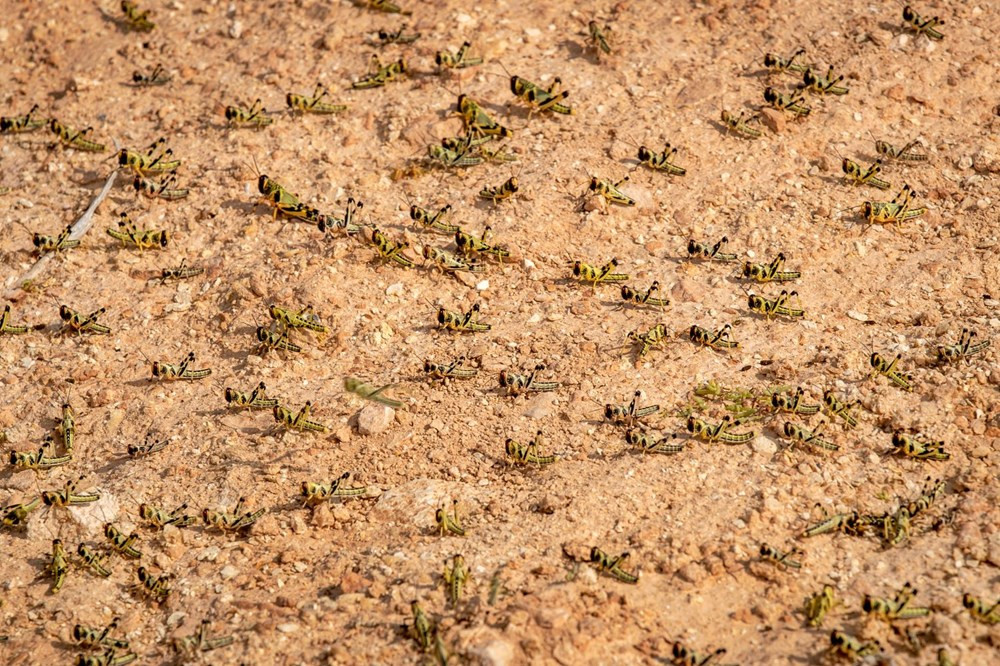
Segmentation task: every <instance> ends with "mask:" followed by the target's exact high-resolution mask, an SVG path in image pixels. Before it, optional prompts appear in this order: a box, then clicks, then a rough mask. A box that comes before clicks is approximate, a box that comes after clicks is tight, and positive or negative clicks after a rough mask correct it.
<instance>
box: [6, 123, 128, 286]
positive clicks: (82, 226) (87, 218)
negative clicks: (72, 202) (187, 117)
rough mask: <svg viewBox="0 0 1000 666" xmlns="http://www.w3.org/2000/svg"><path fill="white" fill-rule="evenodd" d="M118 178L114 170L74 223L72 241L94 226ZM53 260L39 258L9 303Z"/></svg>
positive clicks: (46, 257) (50, 254)
mask: <svg viewBox="0 0 1000 666" xmlns="http://www.w3.org/2000/svg"><path fill="white" fill-rule="evenodd" d="M112 141H114V143H115V152H117V151H118V150H119V145H118V141H117V139H112ZM117 178H118V169H112V170H111V173H110V174H109V175H108V179H107V180H106V181H104V187H103V188H101V191H100V192H98V193H97V196H96V197H94V200H93V201H91V202H90V206H88V207H87V210H85V211H84V212H83V215H81V216H80V219H78V220H77V221H76V222H74V223H73V227H72V230H71V231H70V234H69V238H70V240H77V239H79V238H83V235H84V234H86V233H87V231H88V230H89V229H90V227H91V225H93V223H94V212H95V211H96V210H97V207H98V206H100V205H101V202H102V201H104V197H106V196H108V192H110V191H111V188H112V186H114V184H115V180H116V179H117ZM51 260H52V253H46V254H43V255H42V256H40V257H39V258H38V261H36V262H35V265H34V266H32V267H31V268H30V269H28V272H27V273H25V274H24V275H23V276H21V279H20V280H18V281H17V284H15V285H14V287H13V288H11V289H10V291H8V292H7V293H6V294H5V295H4V298H5V299H7V300H9V301H16V300H18V298H20V297H21V296H22V295H23V294H24V293H25V292H24V285H25V284H31V283H32V282H34V281H35V280H36V279H37V278H38V276H39V275H41V274H42V271H44V270H45V267H46V266H47V265H48V263H49V261H51Z"/></svg>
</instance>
